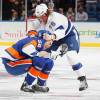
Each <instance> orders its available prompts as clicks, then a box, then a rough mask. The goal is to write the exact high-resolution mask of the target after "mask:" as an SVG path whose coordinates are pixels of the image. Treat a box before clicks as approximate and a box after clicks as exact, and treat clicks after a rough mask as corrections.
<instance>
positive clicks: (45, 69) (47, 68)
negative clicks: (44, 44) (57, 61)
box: [42, 59, 54, 74]
mask: <svg viewBox="0 0 100 100" xmlns="http://www.w3.org/2000/svg"><path fill="white" fill-rule="evenodd" d="M53 65H54V62H53V60H51V59H48V60H47V61H46V63H45V66H44V67H43V70H42V72H44V73H46V74H49V73H50V71H51V70H52V68H53Z"/></svg>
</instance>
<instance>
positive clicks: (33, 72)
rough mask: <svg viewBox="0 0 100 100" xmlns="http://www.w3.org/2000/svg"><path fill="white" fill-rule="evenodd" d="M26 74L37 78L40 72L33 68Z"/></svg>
mask: <svg viewBox="0 0 100 100" xmlns="http://www.w3.org/2000/svg"><path fill="white" fill-rule="evenodd" d="M28 73H30V74H31V75H32V76H35V77H37V76H38V75H39V73H40V71H38V70H36V69H35V68H34V67H31V68H30V69H29V71H28Z"/></svg>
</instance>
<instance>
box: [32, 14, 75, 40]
mask: <svg viewBox="0 0 100 100" xmlns="http://www.w3.org/2000/svg"><path fill="white" fill-rule="evenodd" d="M31 26H32V27H31V28H33V29H36V30H41V29H45V30H48V31H50V32H51V33H52V34H56V37H57V38H56V39H57V40H59V39H61V38H63V37H64V36H65V35H68V34H69V33H70V31H71V30H72V27H73V24H72V23H71V22H70V21H69V20H68V19H67V17H65V16H64V15H62V14H60V13H57V12H52V13H51V14H50V15H49V17H48V20H47V23H46V24H44V23H43V22H40V21H39V20H38V19H35V20H33V21H32V24H31Z"/></svg>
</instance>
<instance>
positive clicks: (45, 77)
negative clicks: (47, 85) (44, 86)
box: [39, 72, 48, 80]
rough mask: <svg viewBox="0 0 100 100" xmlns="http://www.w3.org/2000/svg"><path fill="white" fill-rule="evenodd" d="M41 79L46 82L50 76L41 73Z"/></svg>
mask: <svg viewBox="0 0 100 100" xmlns="http://www.w3.org/2000/svg"><path fill="white" fill-rule="evenodd" d="M39 77H40V78H41V79H45V80H46V79H47V78H48V74H45V73H42V72H40V74H39Z"/></svg>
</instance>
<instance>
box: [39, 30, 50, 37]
mask: <svg viewBox="0 0 100 100" xmlns="http://www.w3.org/2000/svg"><path fill="white" fill-rule="evenodd" d="M44 34H49V35H51V33H50V32H49V31H47V30H39V31H38V37H40V38H42V37H43V35H44Z"/></svg>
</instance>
